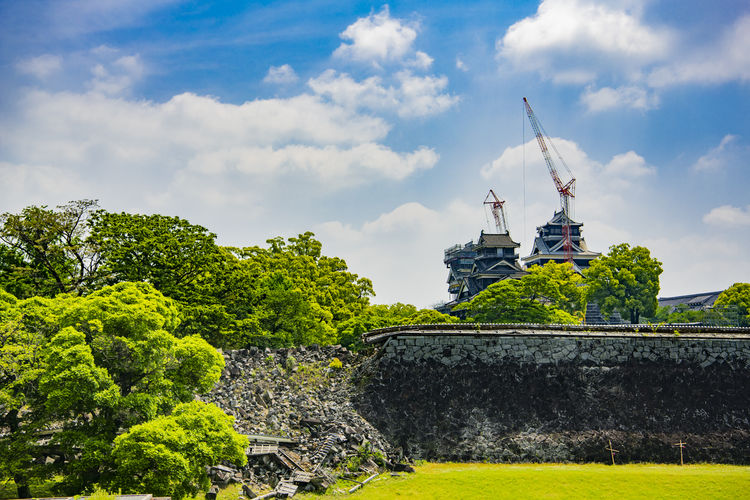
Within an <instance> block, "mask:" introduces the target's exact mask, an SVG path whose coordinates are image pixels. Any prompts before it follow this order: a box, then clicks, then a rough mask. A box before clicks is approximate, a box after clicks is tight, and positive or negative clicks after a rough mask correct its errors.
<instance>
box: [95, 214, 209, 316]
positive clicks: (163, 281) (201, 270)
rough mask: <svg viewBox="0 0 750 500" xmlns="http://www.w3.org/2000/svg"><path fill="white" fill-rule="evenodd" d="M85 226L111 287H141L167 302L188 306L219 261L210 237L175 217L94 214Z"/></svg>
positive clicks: (196, 227)
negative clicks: (137, 283) (141, 284)
mask: <svg viewBox="0 0 750 500" xmlns="http://www.w3.org/2000/svg"><path fill="white" fill-rule="evenodd" d="M89 225H90V232H91V234H90V236H89V240H90V241H91V242H92V244H93V245H95V246H96V247H97V248H98V250H99V253H100V255H101V269H100V272H101V274H102V275H103V277H104V279H105V280H106V281H107V282H108V283H110V284H112V283H119V282H121V281H144V282H147V283H151V284H152V285H153V286H154V287H155V288H156V289H157V290H159V291H160V292H162V293H163V294H164V295H167V296H168V297H170V298H173V299H177V300H188V301H189V300H190V299H191V296H192V295H193V294H194V293H195V291H194V289H195V288H196V286H197V287H198V288H200V281H201V280H202V279H205V278H206V276H207V274H209V273H211V272H212V271H213V269H214V267H215V264H216V263H217V262H218V260H220V258H221V255H220V252H219V247H218V246H217V245H216V243H215V239H216V235H215V234H213V233H211V232H209V231H208V230H207V229H206V228H204V227H202V226H198V225H195V224H190V223H189V222H188V221H186V220H184V219H181V218H179V217H168V216H165V215H158V214H157V215H140V214H128V213H124V212H123V213H111V212H106V211H104V210H99V211H97V212H95V213H93V214H92V216H91V220H90V222H89Z"/></svg>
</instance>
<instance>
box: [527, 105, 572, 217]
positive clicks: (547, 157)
mask: <svg viewBox="0 0 750 500" xmlns="http://www.w3.org/2000/svg"><path fill="white" fill-rule="evenodd" d="M523 104H524V106H525V107H526V114H527V115H528V116H529V121H530V122H531V128H533V129H534V134H536V140H537V142H538V143H539V148H540V149H541V150H542V155H543V156H544V162H545V163H546V164H547V170H548V171H549V175H550V176H551V177H552V182H554V183H555V188H556V189H557V192H558V193H560V208H562V210H563V212H564V213H565V216H566V217H568V218H570V199H571V198H575V190H576V188H575V186H576V179H575V177H573V174H572V172H570V169H569V168H568V166H567V165H565V162H564V161H563V165H564V166H565V168H566V170H567V171H568V173H570V174H571V175H570V177H571V179H570V180H569V181H568V182H567V183H565V184H563V182H562V180H561V179H560V175H559V174H558V173H557V168H556V167H555V162H554V160H553V158H552V155H551V154H550V152H549V148H548V147H547V141H545V139H544V137H545V135H546V134H543V133H542V130H543V129H542V125H541V124H540V123H539V120H537V118H536V115H535V114H534V111H532V109H531V106H530V105H529V101H527V100H526V98H525V97H524V98H523ZM548 138H549V137H548ZM550 144H552V142H551V141H550ZM552 147H553V148H554V145H552ZM558 156H559V155H558ZM560 159H561V161H562V157H560Z"/></svg>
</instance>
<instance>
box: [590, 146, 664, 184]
mask: <svg viewBox="0 0 750 500" xmlns="http://www.w3.org/2000/svg"><path fill="white" fill-rule="evenodd" d="M603 173H604V174H605V175H607V176H609V177H621V178H637V177H643V176H646V175H653V174H654V173H656V169H655V168H654V167H652V166H650V165H647V164H646V160H645V159H644V158H643V157H642V156H640V155H639V154H637V153H636V152H635V151H628V152H627V153H623V154H619V155H615V156H613V157H612V159H611V160H610V161H609V163H607V164H606V165H605V166H604V170H603Z"/></svg>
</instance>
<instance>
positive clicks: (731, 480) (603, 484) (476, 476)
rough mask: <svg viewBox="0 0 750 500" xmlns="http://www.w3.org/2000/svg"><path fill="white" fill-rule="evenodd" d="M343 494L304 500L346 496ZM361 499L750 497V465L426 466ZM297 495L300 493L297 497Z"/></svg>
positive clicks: (378, 484)
mask: <svg viewBox="0 0 750 500" xmlns="http://www.w3.org/2000/svg"><path fill="white" fill-rule="evenodd" d="M353 484H354V483H346V482H341V483H339V484H338V485H337V487H338V488H337V489H338V490H339V493H338V494H337V493H333V494H329V495H325V496H317V495H300V496H299V498H303V499H307V500H311V499H313V498H318V499H322V498H327V497H340V496H342V492H344V491H346V490H348V488H349V487H351V486H352V485H353ZM351 497H352V498H356V499H359V500H369V499H392V498H430V499H455V498H462V499H467V498H476V499H486V498H492V499H506V498H507V499H520V498H530V499H569V498H574V499H605V498H606V499H611V498H618V499H680V500H685V499H704V498H717V499H724V498H726V499H733V500H734V499H743V498H747V499H750V467H740V466H731V465H686V466H683V467H681V466H679V465H655V464H633V465H618V466H614V467H612V466H607V465H597V464H586V465H572V464H521V465H502V464H425V465H422V466H419V467H417V472H416V474H409V475H402V476H400V477H390V476H389V475H383V476H381V477H379V478H377V479H375V480H373V481H371V482H370V483H368V484H367V485H365V487H364V488H363V489H362V490H361V491H358V492H357V493H355V494H353V495H351ZM295 498H297V497H295Z"/></svg>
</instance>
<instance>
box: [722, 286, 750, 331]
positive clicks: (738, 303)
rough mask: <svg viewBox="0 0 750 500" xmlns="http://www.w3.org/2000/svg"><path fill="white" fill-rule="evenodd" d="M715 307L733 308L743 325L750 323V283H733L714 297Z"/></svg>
mask: <svg viewBox="0 0 750 500" xmlns="http://www.w3.org/2000/svg"><path fill="white" fill-rule="evenodd" d="M714 307H715V308H734V309H736V310H737V314H738V315H739V317H740V321H741V323H742V324H743V325H745V326H746V325H750V283H735V284H734V285H732V286H730V287H729V288H727V289H726V290H724V291H723V292H721V294H719V296H718V297H717V299H716V302H714Z"/></svg>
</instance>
